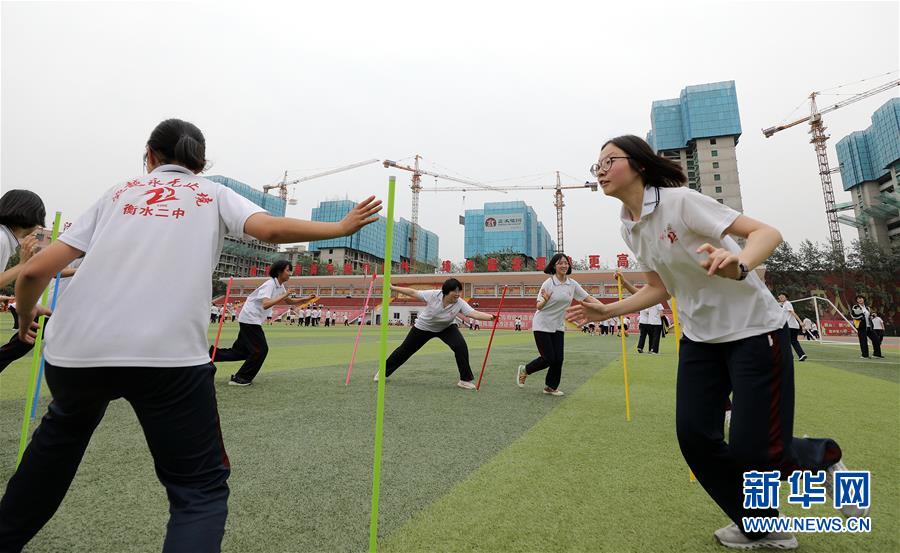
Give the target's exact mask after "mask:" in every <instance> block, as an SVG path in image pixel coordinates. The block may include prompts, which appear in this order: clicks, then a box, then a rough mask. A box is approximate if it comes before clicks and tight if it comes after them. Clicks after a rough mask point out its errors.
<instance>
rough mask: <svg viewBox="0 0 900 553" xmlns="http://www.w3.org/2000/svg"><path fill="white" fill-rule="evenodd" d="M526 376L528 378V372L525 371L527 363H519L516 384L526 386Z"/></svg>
mask: <svg viewBox="0 0 900 553" xmlns="http://www.w3.org/2000/svg"><path fill="white" fill-rule="evenodd" d="M526 378H528V373H527V372H525V365H519V368H518V369H516V386H518V387H519V388H524V387H525V379H526Z"/></svg>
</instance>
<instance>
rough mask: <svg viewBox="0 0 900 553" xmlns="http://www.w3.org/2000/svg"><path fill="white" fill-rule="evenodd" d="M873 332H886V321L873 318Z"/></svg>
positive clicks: (876, 317)
mask: <svg viewBox="0 0 900 553" xmlns="http://www.w3.org/2000/svg"><path fill="white" fill-rule="evenodd" d="M872 330H884V320H883V319H882V318H881V317H878V316H875V317H872Z"/></svg>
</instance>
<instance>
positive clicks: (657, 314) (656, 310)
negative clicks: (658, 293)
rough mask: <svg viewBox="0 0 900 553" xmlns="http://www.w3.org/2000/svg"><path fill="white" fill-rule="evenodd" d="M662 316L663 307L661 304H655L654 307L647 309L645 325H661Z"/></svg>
mask: <svg viewBox="0 0 900 553" xmlns="http://www.w3.org/2000/svg"><path fill="white" fill-rule="evenodd" d="M662 314H663V306H662V304H661V303H657V304H656V305H651V306H650V307H648V308H647V324H648V325H657V326H658V325H661V324H662Z"/></svg>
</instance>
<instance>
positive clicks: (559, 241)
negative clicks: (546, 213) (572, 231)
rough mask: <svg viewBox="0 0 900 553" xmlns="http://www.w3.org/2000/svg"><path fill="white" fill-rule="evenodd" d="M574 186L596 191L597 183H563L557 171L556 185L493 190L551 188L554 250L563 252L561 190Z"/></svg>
mask: <svg viewBox="0 0 900 553" xmlns="http://www.w3.org/2000/svg"><path fill="white" fill-rule="evenodd" d="M576 188H589V189H590V190H591V191H592V192H596V191H597V183H596V182H589V181H586V182H585V183H584V184H563V183H562V179H560V176H559V171H557V172H556V185H555V186H548V185H532V186H527V185H526V186H501V187H497V188H494V189H493V190H553V191H554V192H553V207H555V208H556V251H557V252H563V251H565V248H564V245H563V207H565V205H566V204H565V203H564V202H563V192H562V191H563V190H569V189H576ZM427 191H428V192H476V191H486V190H483V189H476V190H473V189H472V188H456V187H438V188H429V189H428V190H427Z"/></svg>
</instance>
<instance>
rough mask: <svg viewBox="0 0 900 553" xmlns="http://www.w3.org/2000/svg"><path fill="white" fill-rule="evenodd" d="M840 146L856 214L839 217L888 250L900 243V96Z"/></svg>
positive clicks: (843, 175)
mask: <svg viewBox="0 0 900 553" xmlns="http://www.w3.org/2000/svg"><path fill="white" fill-rule="evenodd" d="M836 147H837V155H838V161H839V162H840V170H841V181H842V182H843V184H844V190H846V191H848V192H850V194H851V197H852V200H851V202H848V203H849V204H852V208H853V217H850V216H848V215H840V216H839V217H838V221H839V222H841V223H844V224H846V225H850V226H853V227H855V228H856V229H857V231H858V232H859V239H860V240H874V241H875V242H876V243H877V244H878V245H879V246H880V247H881V248H882V249H883V250H885V251H888V250H890V249H891V248H898V247H900V187H898V177H900V98H891V99H890V100H888V101H887V102H886V103H885V104H884V105H882V106H881V107H880V108H878V109H877V110H875V113H873V114H872V124H871V125H870V126H869V127H868V128H867V129H865V130H862V131H856V132H854V133H850V134H849V135H847V136H845V137H844V138H842V139H841V140H840V141H838V143H837V146H836ZM836 207H837V209H838V210H839V211H840V210H842V208H843V207H844V206H843V205H838V206H836Z"/></svg>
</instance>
